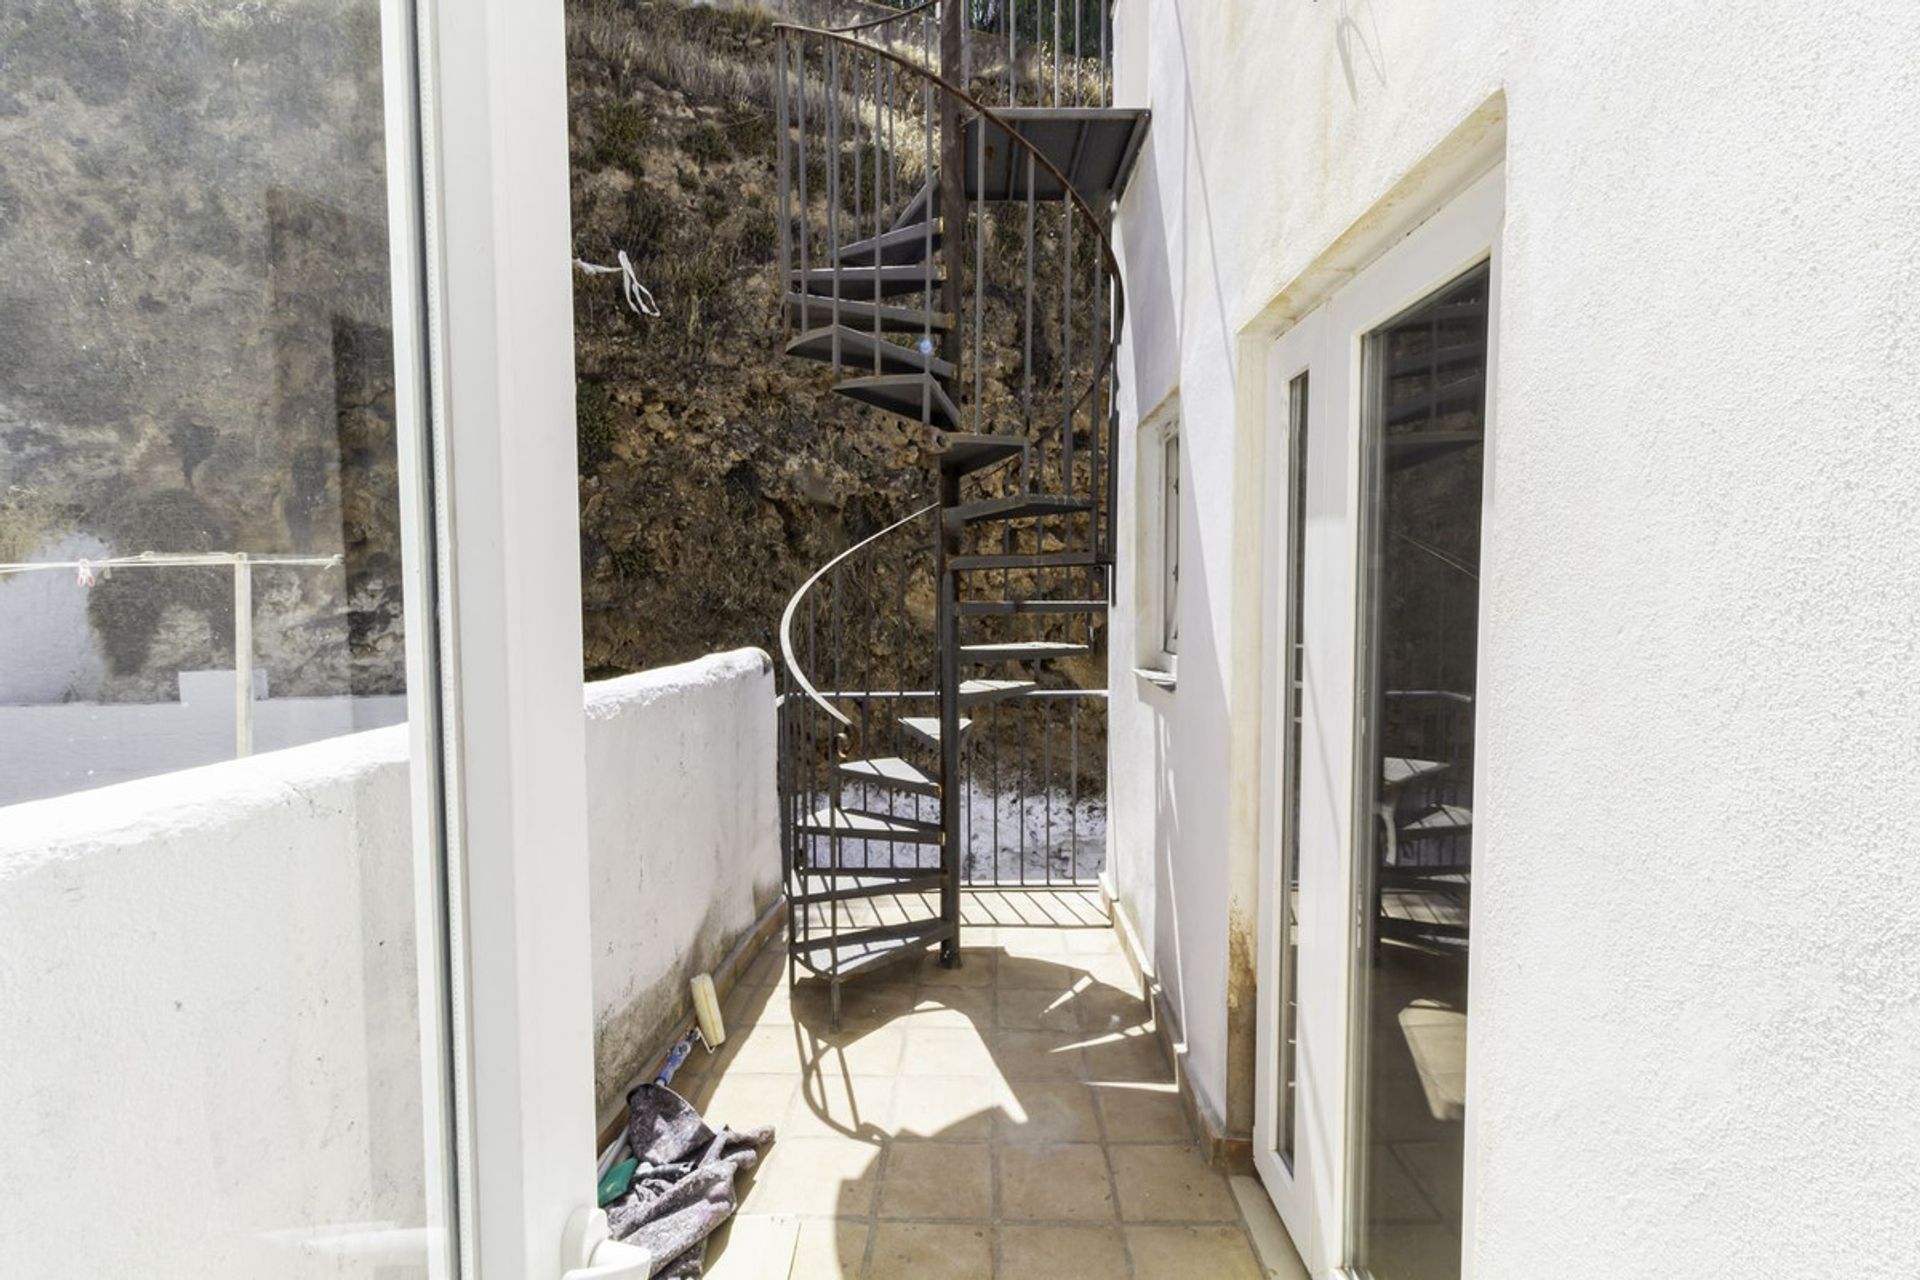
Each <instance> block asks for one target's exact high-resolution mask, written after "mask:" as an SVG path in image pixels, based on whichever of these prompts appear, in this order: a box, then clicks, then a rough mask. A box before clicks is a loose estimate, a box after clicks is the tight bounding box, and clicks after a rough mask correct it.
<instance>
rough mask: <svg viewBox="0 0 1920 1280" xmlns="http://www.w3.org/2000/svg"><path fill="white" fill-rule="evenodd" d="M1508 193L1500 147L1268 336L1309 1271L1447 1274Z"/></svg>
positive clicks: (1291, 962)
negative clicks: (1485, 514) (1485, 513)
mask: <svg viewBox="0 0 1920 1280" xmlns="http://www.w3.org/2000/svg"><path fill="white" fill-rule="evenodd" d="M1503 198H1504V180H1503V173H1502V171H1501V169H1500V168H1498V167H1496V168H1494V169H1493V170H1492V171H1491V172H1489V173H1487V174H1486V175H1484V176H1483V177H1481V178H1480V179H1478V180H1477V181H1475V182H1473V183H1471V184H1469V185H1468V186H1467V187H1466V188H1465V189H1464V190H1463V191H1462V192H1461V193H1460V194H1459V195H1458V196H1456V197H1455V198H1454V199H1452V200H1451V201H1449V202H1448V203H1447V204H1445V205H1444V206H1442V207H1441V208H1440V209H1439V210H1437V211H1436V212H1435V213H1434V214H1433V216H1432V217H1430V218H1429V219H1427V220H1426V221H1425V222H1423V223H1422V224H1420V225H1419V226H1418V227H1416V228H1414V229H1413V230H1412V231H1411V232H1410V233H1408V234H1407V235H1406V236H1405V238H1404V239H1402V240H1400V241H1398V242H1397V243H1396V244H1394V245H1393V246H1392V247H1390V248H1389V249H1387V250H1386V251H1385V252H1383V253H1382V254H1381V255H1380V256H1379V257H1378V258H1377V259H1375V260H1374V261H1373V262H1372V263H1371V264H1370V265H1369V266H1367V267H1366V268H1364V269H1363V270H1361V271H1359V272H1358V273H1356V274H1355V275H1354V276H1353V277H1352V278H1351V279H1350V280H1349V282H1348V283H1347V284H1346V285H1345V286H1344V287H1343V288H1341V289H1340V290H1338V291H1337V292H1335V293H1333V294H1332V295H1330V296H1329V297H1328V298H1326V299H1325V300H1324V301H1323V302H1322V303H1321V304H1320V305H1319V306H1318V307H1316V308H1315V309H1313V310H1312V311H1311V312H1309V313H1308V314H1307V315H1306V316H1305V317H1304V318H1303V319H1302V320H1301V321H1300V322H1298V323H1297V324H1295V325H1294V326H1293V327H1292V328H1291V329H1289V330H1287V331H1286V332H1285V333H1283V334H1282V335H1281V336H1280V337H1279V338H1278V339H1277V340H1276V341H1275V343H1274V345H1273V347H1272V348H1271V350H1270V352H1269V357H1268V366H1267V378H1268V404H1269V406H1270V412H1271V415H1272V421H1273V426H1272V434H1271V436H1270V438H1271V439H1272V440H1274V441H1275V442H1278V444H1279V447H1277V448H1274V449H1273V450H1271V455H1272V456H1273V464H1272V466H1271V468H1270V471H1269V475H1268V486H1269V490H1268V491H1269V493H1270V494H1272V495H1274V498H1273V500H1272V501H1271V502H1270V504H1269V510H1270V512H1271V513H1272V515H1271V517H1270V520H1269V529H1268V533H1269V547H1270V552H1271V563H1273V564H1274V565H1275V566H1276V571H1275V574H1274V581H1273V585H1272V588H1271V591H1270V595H1269V600H1270V603H1271V605H1272V609H1271V610H1270V614H1271V616H1270V618H1269V623H1270V628H1271V630H1270V634H1271V635H1273V636H1274V637H1275V638H1274V641H1273V643H1272V644H1270V646H1269V648H1268V654H1267V662H1268V674H1269V682H1270V684H1269V687H1270V689H1271V691H1272V696H1271V697H1270V699H1269V704H1268V706H1267V707H1266V709H1265V714H1266V721H1267V732H1266V736H1265V738H1264V743H1265V747H1266V754H1265V758H1266V759H1268V760H1269V761H1271V762H1273V767H1272V769H1271V771H1270V777H1269V779H1268V788H1269V789H1268V791H1267V793H1266V797H1265V799H1266V809H1267V815H1268V816H1267V818H1266V819H1265V820H1264V821H1263V852H1262V861H1261V932H1260V947H1261V954H1260V957H1259V963H1260V966H1261V967H1260V989H1261V991H1262V993H1263V994H1262V997H1261V1002H1260V1009H1259V1019H1260V1026H1259V1032H1258V1038H1257V1041H1256V1045H1257V1063H1256V1065H1257V1073H1256V1074H1257V1090H1258V1092H1257V1094H1256V1099H1257V1101H1256V1110H1255V1151H1254V1158H1255V1163H1256V1167H1257V1168H1258V1170H1259V1173H1260V1175H1261V1178H1262V1180H1263V1182H1264V1183H1265V1185H1266V1186H1267V1188H1268V1191H1269V1194H1270V1195H1271V1196H1272V1198H1273V1200H1274V1203H1275V1205H1276V1207H1277V1208H1278V1209H1279V1211H1280V1214H1281V1217H1282V1219H1283V1221H1285V1223H1286V1225H1287V1227H1288V1230H1289V1232H1290V1233H1291V1234H1292V1235H1293V1238H1294V1242H1295V1244H1296V1246H1297V1247H1298V1248H1299V1250H1300V1252H1301V1255H1302V1257H1303V1259H1304V1260H1305V1261H1306V1263H1307V1265H1308V1267H1309V1269H1310V1270H1311V1272H1312V1273H1313V1274H1314V1275H1315V1276H1332V1275H1355V1276H1372V1277H1374V1278H1375V1280H1457V1277H1459V1276H1460V1275H1461V1274H1462V1271H1461V1268H1462V1258H1463V1256H1464V1253H1465V1246H1464V1237H1465V1232H1466V1229H1467V1228H1466V1219H1467V1214H1466V1205H1467V1203H1468V1199H1469V1195H1468V1190H1467V1188H1466V1185H1465V1160H1464V1153H1465V1151H1466V1150H1467V1138H1468V1128H1467V1123H1466V1115H1465V1104H1466V1100H1467V1097H1468V1093H1469V1091H1468V1088H1467V1083H1466V1081H1467V1074H1466V1060H1465V1059H1466V1053H1465V1050H1466V1042H1467V1039H1466V1008H1467V995H1468V991H1469V988H1470V985H1471V984H1470V982H1469V980H1468V968H1467V955H1468V952H1467V939H1468V933H1469V931H1468V924H1469V919H1470V913H1469V908H1468V893H1469V891H1470V884H1471V862H1472V859H1471V850H1472V823H1471V818H1470V816H1466V815H1470V813H1471V807H1472V806H1471V787H1472V762H1471V755H1472V739H1473V733H1472V725H1473V707H1474V700H1475V693H1476V690H1475V680H1476V673H1475V667H1476V658H1475V654H1476V652H1477V638H1478V627H1479V616H1478V609H1477V601H1478V593H1479V583H1478V553H1479V533H1480V527H1481V501H1482V495H1483V489H1482V485H1481V480H1480V477H1481V473H1482V471H1483V469H1484V466H1485V458H1486V447H1485V442H1486V432H1487V430H1488V426H1489V423H1490V421H1491V412H1490V400H1489V398H1488V395H1487V388H1488V387H1490V386H1491V385H1492V359H1491V353H1492V351H1493V345H1494V344H1493V341H1492V336H1493V322H1494V316H1493V312H1494V305H1495V299H1496V297H1497V290H1496V287H1495V286H1496V283H1497V279H1498V264H1497V255H1498V239H1499V230H1500V226H1501V216H1502V208H1503ZM1423 406H1424V407H1423ZM1429 685H1431V686H1433V687H1431V688H1429V687H1427V686H1429ZM1441 686H1446V687H1444V688H1443V687H1441ZM1455 686H1458V687H1455ZM1429 701H1432V702H1434V703H1435V705H1440V704H1444V708H1445V709H1456V708H1464V710H1463V711H1461V713H1460V714H1458V715H1452V716H1445V715H1439V714H1437V713H1435V712H1433V711H1432V709H1431V708H1430V707H1429V706H1428V702H1429ZM1462 726H1464V728H1463V727H1462ZM1449 727H1450V728H1451V730H1452V732H1449ZM1443 827H1444V829H1442V828H1443Z"/></svg>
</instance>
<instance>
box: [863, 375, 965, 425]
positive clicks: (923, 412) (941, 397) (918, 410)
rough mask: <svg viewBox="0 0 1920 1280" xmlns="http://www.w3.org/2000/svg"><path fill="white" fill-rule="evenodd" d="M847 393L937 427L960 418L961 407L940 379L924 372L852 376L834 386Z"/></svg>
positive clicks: (865, 401)
mask: <svg viewBox="0 0 1920 1280" xmlns="http://www.w3.org/2000/svg"><path fill="white" fill-rule="evenodd" d="M833 390H834V393H835V394H836V395H843V396H846V397H848V398H849V399H852V400H858V401H859V402H860V403H862V404H870V405H872V406H874V407H875V408H876V409H885V410H886V411H887V412H889V413H896V414H899V415H900V416H901V417H903V418H908V419H911V420H912V421H915V422H919V421H922V420H923V418H924V420H925V421H927V422H930V423H931V424H932V425H934V426H936V427H950V426H952V425H953V424H954V423H955V422H957V421H959V418H960V411H959V410H958V409H956V408H954V407H953V398H952V397H951V396H949V395H948V394H947V389H946V388H945V387H944V386H942V385H941V383H940V379H938V378H935V377H933V376H931V375H929V374H924V373H887V374H881V375H880V376H878V377H873V378H848V379H847V380H845V381H844V382H836V383H835V384H834V386H833Z"/></svg>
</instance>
